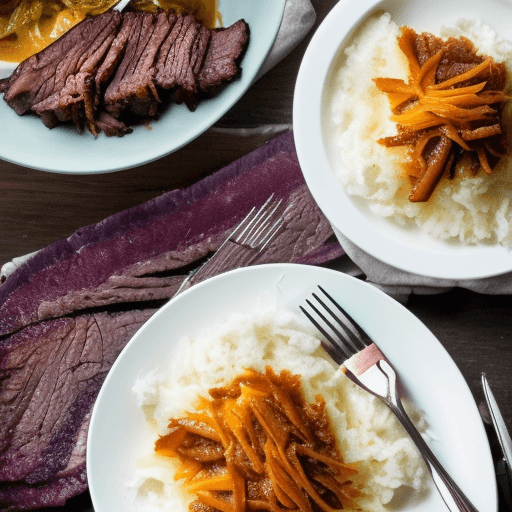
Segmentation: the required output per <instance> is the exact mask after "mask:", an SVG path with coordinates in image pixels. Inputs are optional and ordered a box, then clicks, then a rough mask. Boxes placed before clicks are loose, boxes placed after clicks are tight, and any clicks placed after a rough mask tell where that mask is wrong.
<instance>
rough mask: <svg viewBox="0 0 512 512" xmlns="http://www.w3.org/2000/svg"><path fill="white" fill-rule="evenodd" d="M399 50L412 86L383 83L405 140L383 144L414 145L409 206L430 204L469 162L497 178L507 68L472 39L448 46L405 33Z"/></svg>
mask: <svg viewBox="0 0 512 512" xmlns="http://www.w3.org/2000/svg"><path fill="white" fill-rule="evenodd" d="M401 31H402V34H401V36H400V38H399V41H398V42H399V46H400V49H401V50H402V52H403V53H404V54H405V56H406V57H407V60H408V62H409V81H408V83H405V82H404V81H403V80H398V79H393V78H376V79H375V80H374V81H375V84H376V85H377V87H378V88H379V89H380V90H381V91H382V92H384V93H386V94H387V96H388V99H389V103H390V107H391V111H392V114H393V115H392V116H391V119H392V120H393V121H395V122H396V123H397V129H398V135H397V136H395V137H387V138H384V139H381V140H379V142H380V143H381V144H383V145H385V146H387V147H392V146H408V147H409V156H410V163H409V164H408V165H407V174H408V175H409V177H410V180H411V183H412V190H411V193H410V195H409V200H410V201H412V202H424V201H427V200H428V199H429V198H430V196H431V194H432V193H433V191H434V189H435V187H436V185H437V183H438V182H439V181H440V180H441V179H442V177H443V176H445V177H448V178H453V177H454V176H455V175H456V174H457V167H458V165H459V163H460V162H461V161H465V162H467V161H468V160H471V161H473V162H474V165H473V166H472V167H473V169H474V172H475V173H476V172H478V171H479V170H483V171H484V172H485V173H486V174H490V173H491V172H492V170H493V168H494V167H495V166H496V164H497V162H498V161H499V159H500V158H501V157H502V156H504V155H505V153H506V148H505V147H504V146H505V142H504V141H505V137H504V126H503V119H502V114H503V106H504V104H505V103H506V102H507V101H508V100H509V96H508V95H507V94H505V86H506V81H507V71H506V68H505V65H504V64H502V63H496V62H494V60H493V59H492V58H491V57H487V56H485V55H479V54H478V52H477V49H476V48H475V47H474V45H473V43H471V41H469V40H468V39H466V38H464V37H461V38H458V39H456V38H449V39H448V40H446V41H445V40H443V39H441V38H438V37H436V36H434V35H432V34H428V33H423V34H416V33H415V32H414V30H412V29H410V28H409V27H403V28H402V29H401Z"/></svg>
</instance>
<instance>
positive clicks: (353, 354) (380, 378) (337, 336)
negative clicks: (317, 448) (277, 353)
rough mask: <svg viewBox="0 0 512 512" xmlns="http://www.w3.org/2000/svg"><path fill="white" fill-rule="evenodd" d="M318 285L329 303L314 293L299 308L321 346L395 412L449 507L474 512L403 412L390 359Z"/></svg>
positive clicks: (399, 390)
mask: <svg viewBox="0 0 512 512" xmlns="http://www.w3.org/2000/svg"><path fill="white" fill-rule="evenodd" d="M318 288H319V289H320V291H321V292H322V294H323V295H324V296H325V298H327V299H328V301H329V305H327V304H326V303H325V302H324V300H325V299H324V300H322V299H321V298H320V297H319V296H318V295H317V294H316V293H313V298H314V299H315V300H316V303H317V305H315V304H313V303H312V302H311V301H310V300H306V303H307V305H308V306H309V310H308V309H306V308H304V307H302V306H300V309H301V310H302V312H303V313H304V314H305V315H306V316H307V317H308V318H309V320H310V321H311V322H312V323H313V325H314V326H315V327H316V328H317V329H318V330H319V331H320V332H321V333H322V334H323V336H324V337H325V340H324V341H322V345H323V347H324V349H325V350H326V352H327V353H328V354H329V355H330V356H331V358H332V359H333V360H334V361H335V362H336V363H337V364H339V365H343V368H342V370H343V372H344V373H345V375H347V377H348V378H349V379H351V380H352V381H353V382H354V383H355V384H357V385H358V386H360V387H361V388H363V389H365V390H366V391H368V392H369V393H371V394H373V395H375V396H377V397H379V398H380V399H381V400H382V401H383V402H384V403H385V404H386V405H387V406H388V407H389V408H390V410H391V411H392V412H393V413H394V414H395V416H396V417H397V419H398V421H399V422H400V423H401V424H402V426H403V427H404V428H405V430H406V431H407V433H408V434H409V436H410V437H411V439H412V441H413V442H414V443H415V445H416V446H417V448H418V450H419V451H420V453H421V455H422V457H423V459H424V460H425V462H426V464H427V467H428V469H429V471H430V473H431V475H432V478H433V481H434V483H435V485H436V487H437V489H438V491H439V493H440V495H441V497H442V499H443V501H444V502H445V504H446V506H447V507H448V510H450V511H451V512H455V511H462V512H477V509H476V508H475V507H474V505H473V504H472V503H471V502H470V501H469V499H468V498H467V497H466V496H465V494H464V493H463V492H462V490H461V489H460V488H459V487H458V485H457V484H456V483H455V481H454V480H453V479H452V478H451V477H450V475H449V474H448V473H447V471H446V470H445V469H444V467H443V466H442V465H441V463H440V462H439V460H438V459H437V457H436V456H435V455H434V453H433V452H432V450H431V449H430V447H429V446H428V444H427V443H426V442H425V440H424V439H423V437H422V436H421V434H420V433H419V432H418V430H417V429H416V427H415V426H414V423H413V422H412V421H411V419H410V418H409V416H408V415H407V413H406V412H405V409H404V407H403V405H402V402H401V399H402V396H403V395H402V386H401V385H400V382H399V379H398V376H397V374H396V372H395V370H394V369H393V368H392V366H391V364H390V363H389V361H388V360H387V359H386V357H385V356H384V354H382V352H381V351H380V350H379V348H378V347H377V345H376V344H375V343H374V342H373V340H372V339H371V338H370V337H369V336H368V334H366V332H365V331H364V330H363V329H362V328H361V327H360V326H359V325H358V324H357V323H356V322H355V321H354V320H353V319H352V318H351V317H350V315H349V314H348V313H347V312H346V311H345V310H344V309H343V308H342V307H341V306H340V305H339V304H338V303H337V302H336V301H335V300H334V299H333V298H332V297H331V296H330V295H329V294H328V293H327V292H326V291H325V290H324V289H323V288H321V287H320V286H319V287H318ZM317 306H318V307H317ZM333 306H334V311H333Z"/></svg>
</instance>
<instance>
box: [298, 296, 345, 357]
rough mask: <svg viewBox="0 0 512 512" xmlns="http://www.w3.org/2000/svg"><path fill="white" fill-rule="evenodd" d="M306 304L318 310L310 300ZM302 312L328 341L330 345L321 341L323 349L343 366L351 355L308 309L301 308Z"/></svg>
mask: <svg viewBox="0 0 512 512" xmlns="http://www.w3.org/2000/svg"><path fill="white" fill-rule="evenodd" d="M306 302H307V303H308V304H309V306H310V307H311V308H313V309H316V308H315V307H314V306H313V305H312V304H311V303H310V302H309V301H308V300H306ZM299 308H300V310H301V311H302V312H303V313H304V314H305V315H306V316H307V317H308V319H309V321H310V322H311V323H312V324H313V325H314V326H315V327H316V328H317V329H318V330H319V331H320V332H321V333H322V334H323V335H324V337H325V338H326V339H327V340H328V342H329V343H326V342H325V341H323V340H321V344H322V347H323V348H324V350H325V351H326V352H327V353H328V354H329V356H331V358H332V359H333V360H334V361H335V362H336V363H338V364H340V365H341V364H342V363H343V361H345V360H346V359H348V358H349V357H350V356H351V354H349V353H348V352H345V351H344V350H343V349H342V347H341V346H340V345H339V343H337V342H336V341H335V339H334V338H333V337H332V336H331V335H330V334H329V332H328V331H327V330H326V329H324V327H323V326H322V324H320V323H319V322H317V321H316V319H315V317H313V316H312V315H311V314H310V313H309V312H308V310H307V309H305V308H303V307H302V306H299ZM320 316H321V315H320Z"/></svg>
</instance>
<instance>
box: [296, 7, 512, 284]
mask: <svg viewBox="0 0 512 512" xmlns="http://www.w3.org/2000/svg"><path fill="white" fill-rule="evenodd" d="M377 12H389V13H390V14H391V18H392V19H393V20H394V21H395V22H396V23H397V24H398V25H409V26H411V27H412V28H414V29H415V30H416V31H418V32H421V31H430V32H434V33H439V30H440V28H441V26H442V25H447V26H450V25H453V24H454V23H455V22H456V20H458V19H460V18H461V17H472V18H478V19H480V20H481V21H482V22H483V23H485V24H487V25H489V26H490V27H491V28H493V29H494V30H495V31H496V33H497V34H498V35H500V36H502V37H507V36H508V37H509V38H510V26H509V23H508V20H510V18H511V16H512V3H510V2H508V1H506V0H482V1H480V0H469V1H468V0H450V1H446V0H432V1H431V2H428V5H427V3H425V2H424V1H423V0H409V1H406V0H384V1H381V2H378V1H376V0H360V1H358V2H353V1H350V0H340V2H339V3H338V4H337V5H336V6H335V7H334V8H333V10H332V11H331V12H330V13H329V14H328V16H327V17H326V19H325V20H324V21H323V23H322V25H321V26H320V28H319V29H318V30H317V31H316V33H315V36H314V37H313V39H312V41H311V43H310V45H309V47H308V49H307V51H306V54H305V56H304V59H303V62H302V64H301V68H300V71H299V75H298V78H297V85H296V89H295V96H294V110H293V127H294V134H295V142H296V146H297V153H298V157H299V161H300V164H301V168H302V171H303V173H304V177H305V179H306V182H307V184H308V187H309V189H310V191H311V193H312V195H313V196H314V198H315V200H316V201H317V203H318V205H319V206H320V208H321V209H322V211H323V212H324V214H325V215H326V217H327V218H328V219H329V221H330V222H331V224H332V225H333V227H334V230H335V232H337V233H338V234H339V233H342V234H343V235H344V236H345V237H347V238H348V239H349V240H350V241H352V242H353V243H354V244H356V245H357V246H358V247H360V248H361V249H363V250H364V251H366V252H367V253H369V254H371V255H372V256H374V257H376V258H377V259H379V260H381V261H383V262H385V263H387V264H389V265H392V266H394V267H396V268H399V269H402V270H405V271H408V272H412V273H415V274H420V275H424V276H429V277H434V278H446V279H455V280H461V279H478V278H483V277H488V276H493V275H499V274H503V273H506V272H509V271H511V270H512V254H511V253H510V251H508V250H507V249H505V248H503V247H501V246H484V245H482V246H464V245H462V244H459V243H456V242H444V241H440V240H435V239H433V238H432V237H429V236H425V235H424V234H422V233H421V232H420V231H419V230H415V229H407V228H402V227H399V226H398V225H396V224H394V223H392V222H390V221H389V220H386V219H384V218H382V217H378V216H377V215H375V214H372V213H371V212H370V211H369V210H368V209H367V208H366V207H365V206H364V205H362V204H358V203H356V202H355V201H354V200H353V199H351V198H350V197H348V195H347V194H345V192H344V191H343V189H342V187H341V186H340V184H339V183H338V181H337V180H336V178H335V177H334V174H333V172H332V171H331V169H332V166H333V165H339V162H337V161H336V158H339V157H336V156H335V155H334V151H333V149H332V145H331V144H330V142H329V137H328V133H329V126H328V123H329V118H330V116H329V115H328V114H327V113H326V108H327V104H328V86H327V85H326V84H327V83H328V81H329V77H330V74H331V73H332V72H333V69H335V68H336V65H337V63H338V62H339V60H340V59H341V58H343V55H342V52H343V49H344V48H345V47H346V46H347V43H349V42H350V38H351V35H352V34H353V32H354V30H356V29H357V27H358V26H360V25H361V24H362V23H363V22H364V20H365V19H367V18H368V17H369V16H370V15H372V14H374V13H377ZM341 165H343V164H342V163H341Z"/></svg>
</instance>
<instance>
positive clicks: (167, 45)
mask: <svg viewBox="0 0 512 512" xmlns="http://www.w3.org/2000/svg"><path fill="white" fill-rule="evenodd" d="M248 41H249V28H248V25H247V23H245V21H243V20H240V21H238V22H236V23H235V24H234V25H232V26H231V27H228V28H225V29H214V30H209V29H207V28H205V27H204V26H203V25H201V24H200V23H199V22H198V21H197V20H196V19H195V18H194V17H193V16H192V15H177V14H176V13H175V12H174V11H173V10H171V11H169V12H164V11H159V12H157V13H143V12H139V11H128V12H126V13H124V14H121V13H119V12H118V11H114V10H110V11H107V12H106V13H104V14H101V15H99V16H95V17H91V18H87V19H86V20H84V21H83V22H82V23H80V24H79V25H77V26H76V27H74V28H73V29H71V30H70V31H69V32H68V33H66V34H64V35H63V36H62V37H61V38H60V39H58V40H57V41H56V42H54V43H53V44H52V45H50V46H49V47H47V48H46V49H44V50H42V51H41V52H39V53H38V54H36V55H34V56H33V57H30V58H29V59H27V60H25V61H24V62H22V63H21V64H20V65H19V66H18V67H17V68H16V70H15V71H14V73H13V74H12V75H11V77H9V78H8V79H4V80H2V81H1V82H0V92H3V93H4V100H5V101H6V102H7V103H8V104H9V106H11V107H12V108H13V109H14V110H15V111H16V112H17V113H18V114H19V115H23V114H27V113H29V112H32V113H35V114H37V115H39V116H40V117H41V119H42V120H43V123H44V124H45V125H46V126H47V127H49V128H53V127H54V126H55V125H57V124H59V123H65V122H70V121H71V122H73V123H74V124H75V126H76V128H77V129H78V131H82V130H83V128H84V127H86V128H87V129H88V130H89V131H90V132H91V133H93V134H94V135H97V134H98V132H100V131H104V132H105V134H106V135H108V136H112V135H116V136H122V135H124V134H126V133H130V132H131V129H130V128H129V127H128V125H130V124H136V123H138V122H140V121H142V120H145V119H147V118H156V117H158V116H159V115H160V113H161V112H162V111H163V110H164V108H165V107H166V106H167V105H168V104H170V103H172V102H177V103H181V102H185V104H186V105H187V107H188V108H189V109H190V110H191V111H193V110H195V109H196V107H197V105H198V103H199V102H200V101H201V99H203V98H206V97H210V96H212V95H214V94H215V93H217V92H219V91H220V89H221V88H222V86H223V85H225V84H227V83H229V82H231V81H233V80H235V79H236V78H238V77H239V76H240V73H241V68H240V62H241V59H242V57H243V54H244V52H245V49H246V47H247V44H248Z"/></svg>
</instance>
